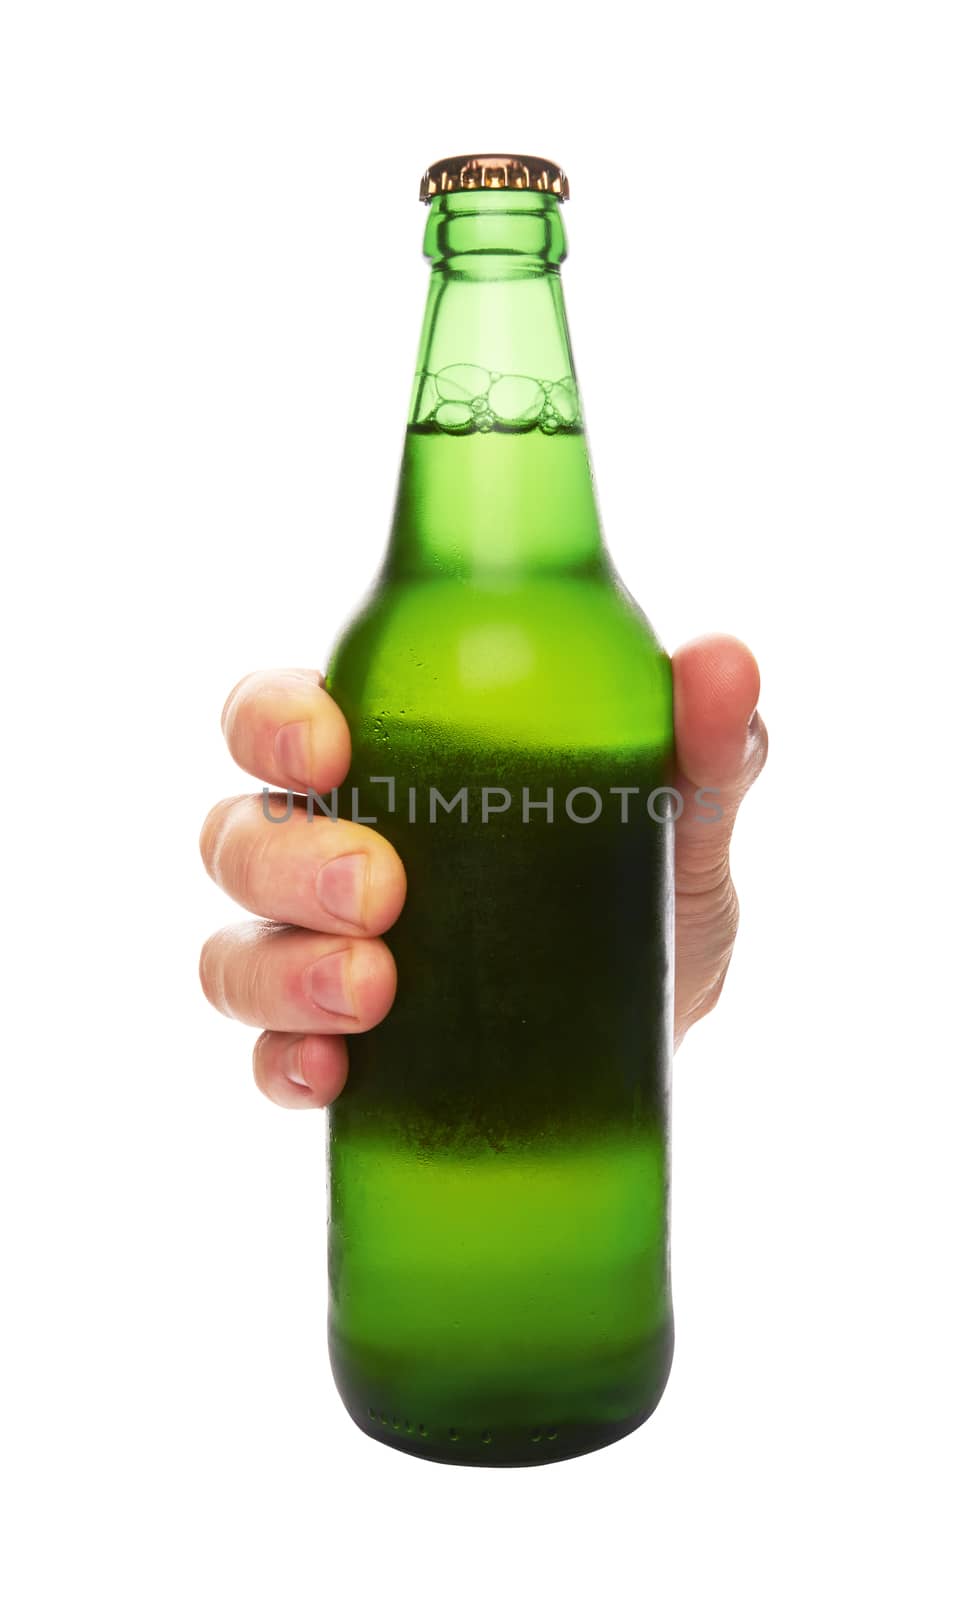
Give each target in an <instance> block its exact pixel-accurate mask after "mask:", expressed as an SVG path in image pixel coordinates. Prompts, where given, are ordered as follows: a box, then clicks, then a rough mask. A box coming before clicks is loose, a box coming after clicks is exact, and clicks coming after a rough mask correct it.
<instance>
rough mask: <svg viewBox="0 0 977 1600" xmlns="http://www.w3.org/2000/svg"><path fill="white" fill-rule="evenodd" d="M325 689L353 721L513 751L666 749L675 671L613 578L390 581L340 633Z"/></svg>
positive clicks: (603, 574) (606, 575) (605, 575)
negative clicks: (439, 730)
mask: <svg viewBox="0 0 977 1600" xmlns="http://www.w3.org/2000/svg"><path fill="white" fill-rule="evenodd" d="M327 687H328V688H329V690H330V692H331V693H332V694H333V695H334V696H335V698H336V699H337V701H338V703H339V704H340V706H341V707H342V709H343V710H344V712H345V713H346V716H347V718H348V720H349V721H350V724H351V727H352V730H353V734H354V739H355V737H356V731H357V726H358V725H359V724H362V725H364V726H372V725H373V724H374V722H375V719H376V718H378V717H382V718H387V717H389V718H390V719H391V721H392V722H393V724H394V725H395V726H396V725H398V724H400V723H402V722H404V721H406V723H407V724H408V725H414V726H417V725H419V724H423V725H425V726H441V727H452V728H455V729H457V730H459V731H462V730H467V731H468V732H469V734H470V735H473V736H478V737H482V738H485V739H495V740H498V741H502V742H505V743H526V742H528V743H530V744H546V745H554V744H557V745H561V746H564V747H565V748H568V749H574V748H577V749H580V748H585V747H586V748H630V747H635V748H638V747H641V748H648V747H655V748H665V747H667V746H669V745H670V743H671V719H672V700H671V667H670V663H669V660H668V657H667V655H666V654H665V652H664V650H663V648H662V646H661V644H660V643H659V641H658V639H657V638H656V636H655V634H654V631H653V630H652V628H651V625H650V623H649V622H648V620H647V618H646V617H645V615H644V613H643V612H642V611H641V609H640V607H639V606H638V605H637V603H636V601H635V600H634V599H633V597H632V596H631V595H630V594H629V593H628V591H627V590H626V589H625V588H624V586H623V585H622V584H621V583H620V582H619V581H618V580H617V579H616V578H615V577H614V575H613V574H612V573H609V572H607V571H602V572H600V573H593V574H589V575H582V574H574V575H567V574H561V575H536V576H532V577H521V578H519V579H518V580H515V579H508V580H498V581H495V582H491V583H485V582H474V581H468V580H459V579H457V578H443V579H439V578H430V579H411V580H409V581H403V582H390V581H389V580H387V581H383V582H381V583H380V584H378V586H377V587H376V588H375V589H374V591H373V593H372V595H371V596H370V597H369V598H368V600H367V602H366V604H365V605H364V607H363V608H362V609H361V610H360V612H359V613H358V614H357V615H355V616H354V617H353V618H352V620H351V621H350V623H349V624H348V625H347V627H346V629H345V630H344V632H343V634H342V636H341V638H340V639H339V641H338V643H337V645H336V648H335V650H334V652H333V655H332V658H331V661H330V664H329V669H328V673H327Z"/></svg>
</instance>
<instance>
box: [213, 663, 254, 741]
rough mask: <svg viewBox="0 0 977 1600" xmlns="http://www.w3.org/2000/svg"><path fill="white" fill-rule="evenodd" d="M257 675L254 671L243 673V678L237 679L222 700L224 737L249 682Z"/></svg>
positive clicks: (226, 735) (226, 736) (228, 732)
mask: <svg viewBox="0 0 977 1600" xmlns="http://www.w3.org/2000/svg"><path fill="white" fill-rule="evenodd" d="M257 676H258V674H257V673H256V672H247V673H245V675H244V677H243V678H239V679H238V681H237V683H236V684H235V685H234V688H233V689H232V690H231V692H230V694H229V695H228V697H227V699H226V700H225V701H224V709H223V710H222V712H221V730H222V732H223V734H224V737H225V739H226V738H228V737H229V735H230V730H231V725H232V722H233V719H234V717H235V716H236V714H237V710H238V707H239V706H240V704H241V701H242V699H244V697H245V695H246V694H247V691H248V689H249V687H250V685H251V683H252V682H253V681H254V679H255V678H256V677H257Z"/></svg>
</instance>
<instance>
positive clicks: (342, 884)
mask: <svg viewBox="0 0 977 1600" xmlns="http://www.w3.org/2000/svg"><path fill="white" fill-rule="evenodd" d="M368 864H369V863H368V858H367V856H366V853H365V852H363V853H360V854H357V855H350V856H337V857H336V859H335V861H327V862H326V863H325V865H324V866H322V867H320V868H319V871H318V873H317V875H316V881H315V887H316V894H317V895H318V896H319V904H320V905H321V906H322V907H323V909H324V910H326V911H328V912H329V914H330V916H333V917H339V918H341V919H342V921H343V922H352V923H355V924H356V926H357V927H361V926H362V923H363V898H364V894H365V891H366V872H367V866H368Z"/></svg>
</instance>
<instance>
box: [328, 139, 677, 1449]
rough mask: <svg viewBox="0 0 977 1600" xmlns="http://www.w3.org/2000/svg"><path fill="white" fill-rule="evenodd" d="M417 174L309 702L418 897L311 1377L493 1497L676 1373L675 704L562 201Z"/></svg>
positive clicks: (344, 1185)
mask: <svg viewBox="0 0 977 1600" xmlns="http://www.w3.org/2000/svg"><path fill="white" fill-rule="evenodd" d="M493 163H494V164H493ZM432 174H433V176H432V177H430V178H429V182H428V185H427V189H428V194H429V205H430V211H429V215H428V221H427V229H426V234H425V253H426V255H427V256H428V257H429V258H430V260H431V281H430V291H429V295H428V302H427V309H426V314H425V318H424V324H423V331H422V336H421V344H420V355H419V361H418V370H417V374H416V379H415V384H414V391H413V397H412V402H411V408H410V415H409V421H408V427H407V434H406V440H405V444H404V453H403V462H402V468H401V474H400V485H399V492H398V497H397V502H396V508H395V512H394V518H393V529H392V534H391V538H390V544H389V549H388V553H387V558H386V562H385V565H384V566H383V569H382V572H381V574H380V577H379V579H378V581H377V584H376V586H375V588H374V590H373V592H372V594H371V595H370V596H369V598H368V600H367V602H366V604H365V606H364V608H363V609H362V610H361V611H360V613H359V614H358V615H357V616H356V617H355V619H354V620H353V621H352V623H351V624H350V625H349V626H348V628H347V630H346V632H345V634H344V636H343V637H342V639H341V641H340V643H339V645H338V646H337V648H336V651H335V654H334V656H333V659H332V661H331V664H330V668H329V672H328V675H327V680H326V682H327V687H328V689H329V690H330V692H331V693H332V694H333V695H334V697H335V698H336V700H337V701H338V703H339V705H340V706H341V707H342V709H343V711H344V712H345V714H346V717H347V719H348V721H349V725H350V729H351V734H352V747H353V753H354V754H353V765H352V768H351V771H350V775H349V780H348V782H347V784H346V785H345V786H344V789H343V791H342V795H341V805H342V808H343V810H344V814H346V815H350V816H356V817H358V818H359V819H361V820H364V819H375V822H376V826H377V827H378V828H379V829H380V830H381V831H383V832H384V833H385V834H386V835H387V836H388V838H390V840H391V841H392V842H393V844H394V845H395V847H396V848H397V850H398V851H399V853H400V855H401V856H402V858H403V861H404V863H405V866H406V871H407V884H408V889H407V903H406V906H405V909H404V911H403V914H402V915H401V917H400V919H399V921H398V922H397V924H396V925H395V927H394V928H393V929H392V930H391V931H390V933H389V935H388V939H389V943H390V946H391V949H392V951H393V953H394V955H395V957H396V961H397V968H398V992H397V998H396V1000H395V1002H394V1006H393V1008H392V1010H391V1012H390V1014H389V1016H388V1017H387V1018H386V1020H385V1021H384V1022H382V1023H381V1024H380V1026H379V1027H377V1028H376V1029H374V1030H373V1031H372V1032H369V1033H367V1034H364V1035H361V1036H357V1037H354V1038H351V1039H350V1041H349V1054H350V1069H349V1078H348V1082H347V1085H346V1087H345V1089H344V1090H343V1092H342V1094H341V1096H340V1097H339V1099H338V1100H337V1101H336V1103H335V1104H334V1106H333V1107H332V1108H331V1111H330V1140H329V1145H330V1187H331V1204H330V1241H329V1282H330V1355H331V1360H332V1367H333V1372H334V1374H335V1378H336V1382H337V1385H338V1387H339V1391H340V1394H341V1395H342V1398H343V1401H344V1402H345V1404H346V1406H347V1408H348V1410H349V1411H350V1413H351V1415H352V1416H353V1418H354V1419H355V1421H356V1422H357V1423H358V1424H359V1426H360V1427H361V1428H362V1429H364V1430H365V1432H367V1433H368V1434H370V1435H372V1436H373V1437H374V1438H375V1439H379V1440H382V1441H383V1442H384V1443H386V1444H390V1445H394V1446H396V1447H397V1448H399V1449H402V1450H408V1451H411V1452H412V1453H414V1454H415V1455H420V1456H427V1457H429V1458H431V1459H433V1460H438V1461H449V1462H457V1463H460V1464H468V1465H483V1466H517V1465H526V1464H531V1463H542V1462H548V1461H554V1460H559V1459H561V1458H563V1457H567V1456H573V1455H577V1454H579V1453H581V1452H583V1451H586V1450H593V1449H596V1448H598V1447H600V1446H602V1445H605V1444H609V1443H610V1442H612V1441H613V1440H615V1439H618V1438H620V1437H621V1436H622V1435H624V1434H626V1433H628V1432H630V1431H631V1430H632V1429H633V1428H635V1427H637V1426H638V1424H639V1423H641V1422H642V1421H644V1419H645V1418H646V1417H647V1416H648V1415H649V1413H650V1412H651V1411H652V1410H653V1408H654V1406H655V1405H656V1403H657V1401H658V1399H659V1397H660V1395H661V1393H662V1390H663V1388H664V1385H665V1381H666V1378H667V1375H668V1368H669V1364H670V1361H671V1352H672V1312H671V1298H670V1287H669V1257H668V1161H669V1157H668V1090H669V1071H670V1050H671V1033H672V971H671V963H672V933H671V917H672V891H671V823H670V820H669V816H668V796H667V793H663V790H665V789H666V787H667V785H668V784H669V775H670V761H671V750H672V702H671V674H670V668H669V662H668V659H667V657H666V656H665V654H664V652H663V651H662V649H661V647H660V645H659V644H658V641H657V640H656V638H655V636H654V634H653V632H652V630H651V628H650V627H649V625H648V622H647V621H646V619H645V617H644V616H643V614H642V612H641V611H640V610H639V608H638V606H637V605H636V604H635V602H634V600H633V599H632V598H631V596H630V595H629V594H628V592H627V590H626V589H625V588H624V587H623V585H622V583H621V581H620V579H619V578H618V577H617V575H616V573H615V571H614V568H613V566H612V564H611V562H610V559H609V557H608V554H607V551H606V549H605V547H604V543H603V540H602V536H601V528H600V521H599V517H598V511H597V505H596V501H595V493H594V486H593V481H592V477H591V471H590V463H589V457H588V450H587V442H586V437H585V433H584V428H583V422H582V419H581V410H580V401H579V396H578V391H577V385H576V380H575V374H574V368H573V362H572V358H571V353H570V344H569V338H568V333H567V324H566V317H565V312H564V304H563V292H562V285H561V279H560V270H559V269H560V263H561V262H562V260H563V259H564V256H565V235H564V228H563V220H562V206H563V196H564V195H565V180H564V179H563V177H562V174H559V169H557V168H554V167H552V166H549V165H548V164H546V163H543V162H535V161H531V160H530V159H529V158H525V157H511V158H491V159H490V160H487V158H477V159H469V158H462V159H461V160H459V161H458V162H455V163H444V164H442V165H441V166H440V167H439V168H437V169H432ZM554 175H558V176H554ZM324 825H328V824H324Z"/></svg>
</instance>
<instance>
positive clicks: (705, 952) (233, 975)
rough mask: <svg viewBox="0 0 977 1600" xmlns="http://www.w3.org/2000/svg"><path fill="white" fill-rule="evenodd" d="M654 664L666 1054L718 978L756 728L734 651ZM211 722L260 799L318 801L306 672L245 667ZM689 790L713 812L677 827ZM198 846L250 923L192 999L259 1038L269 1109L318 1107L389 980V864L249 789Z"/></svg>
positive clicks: (733, 903) (371, 843) (698, 645)
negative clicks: (662, 756)
mask: <svg viewBox="0 0 977 1600" xmlns="http://www.w3.org/2000/svg"><path fill="white" fill-rule="evenodd" d="M672 668H673V673H674V679H675V741H676V754H677V759H678V766H679V770H680V777H679V779H678V781H677V784H676V787H677V788H679V790H680V791H681V792H682V794H683V798H684V799H685V800H686V805H685V808H684V810H683V815H682V817H681V818H680V819H679V821H678V822H677V824H676V832H675V1044H676V1046H677V1045H679V1044H681V1042H682V1040H683V1038H684V1037H685V1035H686V1033H687V1032H688V1030H689V1028H691V1027H692V1025H693V1024H694V1023H696V1022H698V1021H699V1020H700V1019H701V1018H702V1017H704V1016H706V1015H707V1014H708V1013H709V1012H710V1011H711V1010H712V1009H713V1007H714V1006H715V1004H716V1001H717V1000H718V999H719V995H720V993H721V991H722V987H723V983H724V981H725V978H726V973H727V970H728V968H729V963H730V958H731V956H732V953H733V944H734V942H735V939H736V928H737V923H738V917H739V908H738V902H737V897H736V891H735V889H734V888H733V882H732V878H731V877H730V870H729V847H730V840H731V838H732V832H733V826H734V823H735V821H736V814H737V811H738V810H739V807H740V804H741V802H742V800H743V797H744V796H745V794H746V792H747V790H748V789H749V788H750V786H751V785H752V784H753V783H754V781H755V780H756V778H757V777H758V776H759V774H760V772H761V770H762V768H763V764H764V761H765V760H766V754H767V733H766V729H765V727H764V724H763V721H762V719H761V718H760V716H759V713H758V712H757V710H756V705H757V700H758V699H759V695H760V673H759V669H758V667H757V664H756V662H755V660H754V659H753V656H752V655H751V654H750V652H749V650H748V649H747V648H746V646H745V645H744V644H741V643H740V642H739V640H737V639H732V638H729V637H727V636H725V635H710V636H708V637H706V638H702V639H697V640H695V641H693V642H692V643H691V644H687V645H683V647H682V648H681V649H680V650H678V651H677V652H676V654H675V655H674V657H673V658H672ZM222 726H223V729H224V736H225V738H226V739H227V743H228V747H229V749H230V752H231V755H232V756H233V757H234V759H235V761H236V762H237V763H238V765H239V766H240V767H243V768H244V770H245V772H249V773H251V775H252V776H253V777H255V778H257V779H258V780H259V781H260V782H261V783H262V784H267V785H269V786H270V787H271V788H277V789H285V788H291V789H293V790H296V791H302V790H305V789H309V788H314V789H316V790H317V791H319V792H320V793H322V792H325V791H327V790H330V789H332V788H333V787H334V786H336V785H338V784H339V783H341V782H342V780H343V778H344V777H345V775H346V771H347V768H348V766H349V759H350V745H349V731H348V729H347V727H346V723H345V721H344V719H343V715H342V712H341V711H340V710H339V708H338V706H337V705H336V704H335V703H334V702H333V701H332V700H331V699H330V698H329V696H328V695H327V694H326V693H325V691H324V690H323V689H322V688H321V679H320V675H319V673H317V672H315V671H314V670H308V671H306V670H304V669H295V670H288V671H279V672H256V673H252V674H251V675H250V676H249V677H247V678H244V679H243V680H242V681H241V682H240V683H239V684H238V685H237V687H236V688H235V689H234V690H233V691H232V693H231V695H230V696H229V698H228V700H227V703H226V705H225V707H224V713H223V717H222ZM700 787H701V788H709V789H713V790H718V791H719V801H718V803H719V804H720V805H721V807H722V816H721V819H720V820H719V821H718V822H714V823H710V824H709V825H708V826H706V825H704V824H703V823H702V822H697V821H696V819H695V806H694V803H693V797H694V795H695V792H696V790H697V789H698V788H700ZM711 799H712V797H711V796H710V800H711ZM200 850H201V854H202V856H203V859H204V865H205V866H206V868H207V871H208V872H209V873H210V875H211V877H212V878H213V879H214V881H215V883H217V884H219V885H220V887H221V888H222V889H224V890H225V891H226V893H227V894H229V895H230V896H231V898H232V900H235V901H236V902H237V903H238V905H241V906H243V907H244V908H245V910H247V911H250V912H252V913H253V914H254V915H255V916H257V917H259V918H261V919H262V920H261V921H258V922H243V923H236V924H234V925H233V926H231V927H227V928H222V929H221V930H220V931H219V932H218V933H215V934H213V935H212V936H211V938H209V939H208V940H207V942H206V944H205V945H204V948H203V951H202V953H201V958H200V981H201V984H202V985H203V990H204V993H205V995H206V996H207V998H208V1000H209V1001H210V1002H211V1004H212V1005H214V1006H216V1007H217V1009H218V1010H219V1011H223V1012H224V1013H225V1015H226V1016H229V1017H234V1018H236V1019H237V1020H238V1021H239V1022H245V1023H248V1024H249V1025H250V1026H252V1027H258V1028H262V1029H264V1030H265V1031H264V1032H263V1033H262V1034H261V1036H260V1038H259V1039H258V1041H257V1043H256V1045H255V1048H254V1076H255V1081H256V1082H257V1085H258V1087H259V1089H261V1090H262V1092H263V1093H264V1094H266V1095H267V1096H268V1098H269V1099H270V1100H274V1101H275V1102H276V1103H277V1104H278V1105H281V1106H289V1107H314V1106H326V1105H328V1104H329V1103H330V1101H332V1100H334V1099H335V1098H336V1096H337V1095H338V1094H339V1093H340V1091H341V1089H342V1087H343V1084H344V1083H345V1081H346V1071H347V1057H346V1043H345V1036H346V1035H347V1034H351V1033H362V1032H364V1031H365V1030H366V1029H367V1028H372V1027H374V1026H375V1025H376V1024H377V1023H378V1022H380V1021H381V1020H382V1019H383V1018H384V1017H385V1016H386V1014H387V1012H388V1011H389V1009H390V1007H391V1005H392V1004H393V1000H394V994H395V991H396V986H397V974H396V969H395V966H394V960H393V957H392V955H391V954H390V951H389V950H388V948H387V946H386V945H385V944H384V942H383V938H382V935H383V934H384V933H385V932H386V931H387V929H388V928H389V927H391V925H392V924H393V923H394V922H395V921H396V920H397V917H398V915H399V914H400V910H401V907H402V906H403V903H404V895H405V893H406V889H407V883H406V878H405V875H404V869H403V866H402V865H401V862H400V858H399V857H398V856H397V854H396V852H395V851H394V849H393V847H392V846H391V845H390V844H388V843H387V841H386V839H384V838H383V837H382V836H381V835H380V834H379V833H377V832H376V831H375V829H373V828H369V827H364V826H362V825H361V824H358V823H353V822H337V823H330V824H329V826H328V827H324V826H323V827H312V828H310V827H309V826H308V824H307V822H306V820H305V813H304V809H303V808H302V807H299V806H297V807H295V809H294V813H293V817H292V819H291V821H289V822H286V823H282V824H281V825H279V826H276V827H270V826H269V825H268V822H267V821H266V819H265V818H264V816H263V814H262V803H261V795H260V794H250V795H239V796H237V797H236V798H235V799H232V800H222V801H221V802H220V804H218V805H216V806H215V807H214V808H213V810H212V811H211V812H210V814H209V815H208V817H207V820H206V821H205V823H204V826H203V831H202V833H201V836H200Z"/></svg>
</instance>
